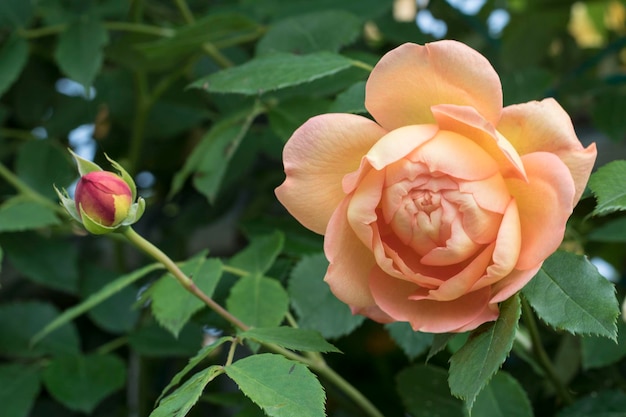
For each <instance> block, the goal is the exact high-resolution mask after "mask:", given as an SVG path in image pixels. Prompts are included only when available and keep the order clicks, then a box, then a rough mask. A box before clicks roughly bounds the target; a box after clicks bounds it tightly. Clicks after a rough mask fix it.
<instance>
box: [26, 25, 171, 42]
mask: <svg viewBox="0 0 626 417" xmlns="http://www.w3.org/2000/svg"><path fill="white" fill-rule="evenodd" d="M67 26H68V25H67V24H59V25H52V26H44V27H42V28H37V29H28V30H24V29H20V30H19V32H18V34H19V35H20V36H22V37H23V38H26V39H36V38H43V37H46V36H51V35H58V34H59V33H61V32H64V31H65V30H66V29H67ZM103 26H104V28H105V29H107V30H114V31H120V32H131V33H141V34H144V35H154V36H160V37H163V38H171V37H172V36H174V35H175V34H176V31H175V30H174V29H170V28H162V27H158V26H152V25H146V24H143V23H132V22H104V23H103Z"/></svg>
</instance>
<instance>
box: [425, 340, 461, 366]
mask: <svg viewBox="0 0 626 417" xmlns="http://www.w3.org/2000/svg"><path fill="white" fill-rule="evenodd" d="M455 336H456V334H455V333H438V334H435V335H434V337H433V342H432V345H430V349H429V350H428V355H426V361H429V360H431V359H432V357H433V356H435V355H436V354H437V353H439V352H441V351H442V350H444V349H445V348H446V346H448V342H450V340H452V339H453V338H454V337H455Z"/></svg>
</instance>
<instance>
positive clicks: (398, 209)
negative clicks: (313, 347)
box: [276, 41, 596, 333]
mask: <svg viewBox="0 0 626 417" xmlns="http://www.w3.org/2000/svg"><path fill="white" fill-rule="evenodd" d="M365 105H366V107H367V109H368V111H369V112H370V114H371V115H372V116H373V118H374V119H375V122H374V121H372V120H370V119H368V118H365V117H361V116H357V115H352V114H324V115H321V116H317V117H314V118H312V119H310V120H308V121H307V122H306V123H305V124H304V125H302V126H301V127H300V128H299V129H298V130H296V131H295V132H294V134H293V136H292V137H291V139H290V140H289V141H288V142H287V144H286V145H285V149H284V153H283V158H284V165H285V173H286V179H285V182H284V183H283V184H282V185H281V186H280V187H278V188H277V189H276V195H277V196H278V199H279V200H280V202H281V203H282V204H283V205H284V206H285V207H286V208H287V209H288V210H289V212H290V213H291V214H292V215H293V216H294V217H295V218H296V219H298V220H299V221H300V222H301V223H302V224H303V225H304V226H306V227H307V228H309V229H311V230H312V231H314V232H317V233H320V234H324V235H325V240H324V251H325V253H326V257H327V258H328V260H329V261H330V266H329V268H328V272H327V274H326V277H325V281H326V282H327V283H328V284H329V285H330V288H331V290H332V292H333V293H334V294H335V295H336V296H337V298H339V299H340V300H342V301H343V302H345V303H346V304H348V305H349V306H350V307H351V308H352V311H353V312H354V313H355V314H363V315H365V316H368V317H370V318H372V319H374V320H376V321H379V322H392V321H406V322H409V323H410V324H411V326H412V327H413V328H414V329H415V330H420V331H425V332H434V333H440V332H461V331H467V330H471V329H474V328H476V327H477V326H479V325H480V324H482V323H485V322H488V321H493V320H495V319H496V318H497V317H498V303H499V302H501V301H504V300H506V299H507V298H509V297H511V296H512V295H513V294H515V293H516V292H517V291H519V290H520V289H521V288H522V287H523V286H524V285H525V284H526V283H527V282H528V281H529V280H530V279H531V278H532V277H533V276H534V275H535V273H536V272H537V271H538V270H539V268H540V267H541V264H542V262H543V261H544V260H545V259H546V258H547V257H548V256H549V255H550V254H552V253H553V252H554V251H555V250H556V249H557V247H558V246H559V244H560V243H561V241H562V239H563V234H564V231H565V224H566V222H567V219H568V217H569V216H570V214H571V213H572V209H573V207H574V205H575V204H576V203H577V202H578V200H579V199H580V196H581V194H582V192H583V189H584V187H585V184H586V182H587V180H588V178H589V175H590V172H591V169H592V166H593V164H594V161H595V158H596V148H595V144H592V145H591V146H589V147H587V148H583V146H582V145H581V143H580V142H579V140H578V138H577V137H576V134H575V132H574V129H573V127H572V123H571V120H570V118H569V117H568V115H567V114H566V113H565V111H564V110H563V109H562V108H561V107H560V106H559V104H557V102H556V101H554V100H553V99H546V100H543V101H539V102H537V101H533V102H529V103H524V104H518V105H513V106H508V107H504V108H503V107H502V88H501V85H500V80H499V78H498V75H497V74H496V72H495V71H494V69H493V68H492V66H491V65H490V64H489V62H488V61H487V60H486V59H485V58H484V57H483V56H482V55H480V54H479V53H478V52H476V51H474V50H473V49H471V48H469V47H468V46H465V45H463V44H461V43H459V42H455V41H439V42H434V43H430V44H426V45H425V46H421V45H415V44H404V45H402V46H400V47H398V48H396V49H394V50H393V51H391V52H389V53H387V54H386V55H385V56H384V57H383V58H382V59H381V60H380V62H379V63H378V64H377V65H376V67H375V68H374V70H373V71H372V73H371V75H370V77H369V79H368V81H367V87H366V99H365Z"/></svg>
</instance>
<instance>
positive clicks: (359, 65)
mask: <svg viewBox="0 0 626 417" xmlns="http://www.w3.org/2000/svg"><path fill="white" fill-rule="evenodd" d="M352 65H354V66H355V67H357V68H361V69H364V70H365V71H367V72H372V70H373V69H374V67H373V66H371V65H370V64H367V63H365V62H363V61H359V60H356V59H353V60H352Z"/></svg>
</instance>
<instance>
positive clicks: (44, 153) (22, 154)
mask: <svg viewBox="0 0 626 417" xmlns="http://www.w3.org/2000/svg"><path fill="white" fill-rule="evenodd" d="M15 173H16V174H17V176H18V177H20V179H21V180H22V181H24V182H25V183H26V184H28V185H29V186H31V187H32V188H34V189H35V190H36V191H37V192H39V193H40V194H42V195H43V196H45V197H48V198H49V199H51V200H53V201H56V198H57V194H56V192H55V191H54V188H53V187H52V185H53V184H54V185H56V186H57V187H67V186H68V185H70V183H71V182H72V181H73V180H74V179H75V178H76V177H77V174H76V168H74V165H73V164H72V163H71V160H70V158H69V157H68V155H67V152H66V151H65V150H64V149H62V148H61V147H59V146H56V145H55V144H54V142H52V141H49V140H31V141H28V142H26V143H25V144H23V145H22V146H21V147H20V150H19V151H18V154H17V160H16V162H15Z"/></svg>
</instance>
